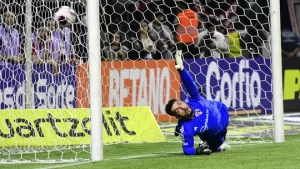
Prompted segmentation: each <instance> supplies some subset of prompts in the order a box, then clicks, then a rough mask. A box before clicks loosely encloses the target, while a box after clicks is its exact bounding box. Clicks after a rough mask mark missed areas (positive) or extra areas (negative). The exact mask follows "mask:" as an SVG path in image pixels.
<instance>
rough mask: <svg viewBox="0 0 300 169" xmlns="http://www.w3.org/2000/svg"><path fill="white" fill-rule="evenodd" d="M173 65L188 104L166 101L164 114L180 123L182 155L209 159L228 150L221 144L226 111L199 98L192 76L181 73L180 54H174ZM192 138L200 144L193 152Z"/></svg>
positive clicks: (219, 103)
mask: <svg viewBox="0 0 300 169" xmlns="http://www.w3.org/2000/svg"><path fill="white" fill-rule="evenodd" d="M175 61H176V66H175V68H176V69H177V70H178V72H179V74H180V77H181V81H182V82H183V84H184V86H185V88H186V89H187V91H188V93H189V95H190V97H189V100H188V102H187V103H185V102H183V101H181V100H179V99H177V98H175V99H171V100H169V102H168V103H167V105H166V107H165V111H166V113H167V114H168V115H170V116H175V117H176V118H178V119H179V120H178V127H179V129H180V134H181V136H182V138H183V139H182V141H183V144H182V147H183V152H184V154H186V155H200V154H208V155H209V154H210V153H211V152H217V151H222V150H227V149H229V148H230V146H229V145H227V144H226V143H224V141H225V137H226V133H227V126H228V124H229V117H230V116H229V113H228V111H227V107H226V106H225V105H224V104H223V103H221V102H218V101H212V100H206V99H205V98H203V97H202V96H200V94H199V92H198V89H197V87H196V85H195V83H194V81H193V79H192V77H191V75H190V74H189V72H188V71H187V70H185V69H184V66H183V62H182V58H181V51H177V52H176V55H175ZM194 136H199V137H200V139H201V140H202V141H203V143H201V144H199V146H198V147H197V148H194Z"/></svg>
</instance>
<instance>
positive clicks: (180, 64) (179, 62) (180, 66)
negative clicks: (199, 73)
mask: <svg viewBox="0 0 300 169" xmlns="http://www.w3.org/2000/svg"><path fill="white" fill-rule="evenodd" d="M181 55H182V50H177V51H176V54H175V62H176V65H175V68H176V69H177V70H183V68H184V67H183V62H182V58H181Z"/></svg>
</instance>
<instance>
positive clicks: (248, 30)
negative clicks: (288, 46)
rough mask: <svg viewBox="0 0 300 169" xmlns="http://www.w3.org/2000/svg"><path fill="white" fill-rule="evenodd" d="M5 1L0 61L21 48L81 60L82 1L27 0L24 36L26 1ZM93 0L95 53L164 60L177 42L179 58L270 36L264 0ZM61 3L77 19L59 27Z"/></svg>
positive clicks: (232, 53)
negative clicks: (28, 23) (96, 36)
mask: <svg viewBox="0 0 300 169" xmlns="http://www.w3.org/2000/svg"><path fill="white" fill-rule="evenodd" d="M11 1H12V0H5V1H1V7H0V9H1V13H2V15H1V16H2V24H1V26H0V54H1V64H2V65H3V64H12V63H24V62H25V61H26V59H25V54H28V53H30V54H31V59H32V62H33V63H37V64H41V63H49V64H52V65H53V66H54V67H56V66H57V64H61V63H78V64H80V63H83V62H86V61H87V60H88V50H87V47H88V44H87V41H88V37H87V30H88V29H87V25H86V24H87V17H86V1H83V0H69V1H67V0H43V1H39V0H33V1H32V2H31V3H32V30H31V31H32V34H31V37H26V36H25V31H26V29H25V26H26V4H25V2H24V1H22V0H14V1H13V2H11ZM17 1H20V2H17ZM100 2H101V4H100V11H99V15H100V20H101V21H100V22H101V31H100V33H101V46H100V49H101V59H102V61H115V60H160V59H165V60H168V59H172V58H173V56H174V52H175V51H176V50H177V49H180V50H183V56H184V57H185V58H208V57H213V58H216V59H218V58H225V57H229V58H236V57H262V56H263V53H262V49H263V47H265V46H266V43H267V42H268V40H269V26H270V25H269V18H268V14H269V11H268V10H269V7H268V0H260V1H254V0H218V1H215V0H174V1H167V0H156V1H150V0H101V1H100ZM254 2H255V3H254ZM16 4H17V5H16ZM60 6H70V7H72V8H73V9H74V10H75V11H76V13H77V14H78V18H77V21H76V23H74V24H73V25H70V26H68V27H62V26H61V25H59V24H58V23H57V22H55V21H54V20H53V13H54V12H55V11H56V10H57V8H58V7H60ZM29 38H30V42H31V47H32V51H30V52H28V51H26V50H25V49H27V48H26V44H28V43H26V42H28V39H29ZM27 58H28V57H27Z"/></svg>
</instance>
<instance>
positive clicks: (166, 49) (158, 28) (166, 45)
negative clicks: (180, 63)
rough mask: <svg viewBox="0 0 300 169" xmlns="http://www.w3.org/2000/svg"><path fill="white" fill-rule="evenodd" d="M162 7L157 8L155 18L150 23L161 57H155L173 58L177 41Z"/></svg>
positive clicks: (151, 33)
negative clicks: (166, 20)
mask: <svg viewBox="0 0 300 169" xmlns="http://www.w3.org/2000/svg"><path fill="white" fill-rule="evenodd" d="M163 12H164V11H163V10H162V9H157V10H156V12H155V19H154V20H153V21H152V22H151V23H150V24H149V29H150V32H149V34H150V36H151V37H152V38H153V40H154V41H155V44H156V46H157V50H158V51H159V55H161V56H160V57H159V58H155V59H166V60H167V59H173V55H172V52H171V51H170V50H172V49H174V47H175V42H174V36H173V34H172V32H171V29H170V28H169V27H168V25H166V24H165V23H164V22H165V15H164V13H163ZM171 48H172V49H171Z"/></svg>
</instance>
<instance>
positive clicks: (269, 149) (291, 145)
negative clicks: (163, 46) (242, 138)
mask: <svg viewBox="0 0 300 169" xmlns="http://www.w3.org/2000/svg"><path fill="white" fill-rule="evenodd" d="M299 145H300V135H292V136H286V137H285V142H284V143H264V144H237V145H232V149H231V150H230V151H225V152H220V153H214V154H211V155H210V156H184V155H183V154H182V150H181V143H145V144H117V145H110V146H105V147H104V156H105V160H104V161H100V162H89V163H85V164H76V163H60V164H38V163H30V164H10V165H8V164H4V165H2V164H0V168H1V169H17V168H20V169H34V168H48V169H50V168H70V169H71V168H73V169H74V168H76V169H99V168H105V169H117V168H130V169H135V168H136V169H141V168H145V169H146V168H157V169H160V168H161V169H174V168H176V169H177V168H184V169H186V168H201V169H206V168H207V169H208V168H209V169H212V168H213V169H219V168H220V169H233V168H234V169H239V168H241V169H248V168H249V169H253V168H256V169H260V168H263V169H277V168H278V169H296V168H297V169H298V168H299V167H300V163H299V161H300V150H299V148H300V146H299ZM69 153H71V152H69ZM67 154H68V152H66V154H65V155H66V157H67V156H68V155H67ZM71 154H72V153H71ZM60 155H61V153H57V154H56V153H53V154H51V156H50V157H51V158H58V159H59V156H60ZM72 155H73V158H74V154H72ZM29 156H30V155H29ZM83 156H85V157H86V158H87V157H88V154H87V153H84V155H83ZM27 158H29V159H30V157H27ZM40 158H42V156H41V157H40ZM124 158H126V159H124ZM31 159H33V156H32V157H31Z"/></svg>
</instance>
